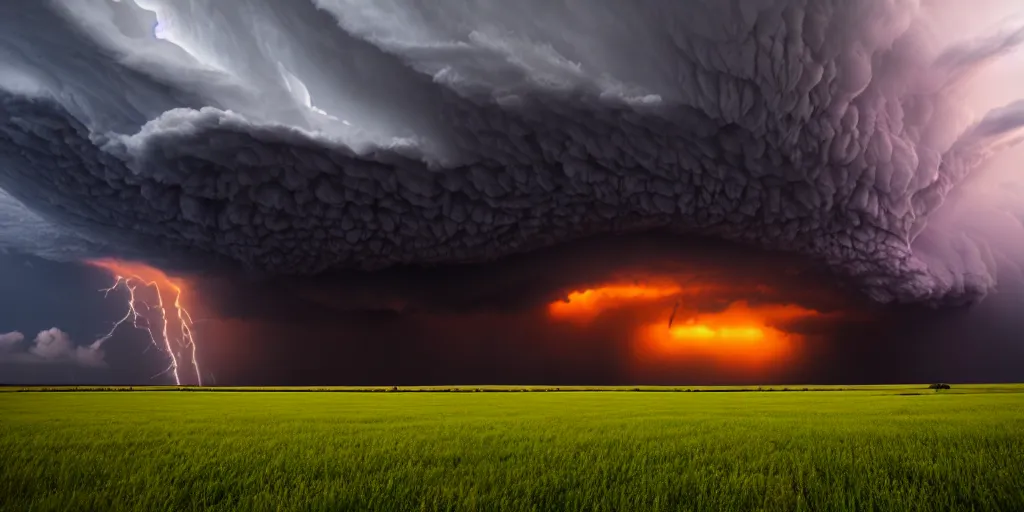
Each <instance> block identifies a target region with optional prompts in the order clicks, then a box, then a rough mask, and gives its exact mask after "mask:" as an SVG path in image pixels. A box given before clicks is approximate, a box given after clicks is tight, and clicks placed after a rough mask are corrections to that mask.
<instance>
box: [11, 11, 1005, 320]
mask: <svg viewBox="0 0 1024 512" xmlns="http://www.w3.org/2000/svg"><path fill="white" fill-rule="evenodd" d="M978 3H979V4H982V3H983V2H978ZM997 4H998V2H993V3H991V4H985V5H988V6H990V7H999V6H1002V7H999V8H1002V11H1000V12H998V13H997V14H998V15H997V16H994V17H993V20H1002V21H1004V22H1005V23H1004V24H1003V25H999V26H996V27H986V30H984V31H980V32H978V33H964V34H950V33H948V32H947V31H944V30H943V29H942V28H941V25H942V24H941V23H939V22H938V21H936V20H938V19H939V18H941V16H942V15H947V16H948V14H949V11H950V10H951V9H955V8H956V7H955V6H956V5H957V3H956V2H944V1H925V0H921V1H912V0H904V1H901V0H738V1H720V0H690V1H675V2H669V1H657V0H644V1H634V2H628V3H627V2H589V1H572V0H562V1H550V0H521V1H518V2H510V1H506V0H461V1H456V0H430V1H415V0H402V1H400V0H379V1H375V2H363V1H355V0H347V1H346V0H294V1H288V2H283V1H275V0H250V1H246V2H215V1H201V0H174V1H171V0H166V1H164V0H134V1H133V0H121V1H119V2H118V1H113V0H45V1H43V0H23V1H22V0H14V1H12V0H9V1H6V2H3V4H2V5H0V244H3V247H6V248H9V249H15V250H22V251H28V252H33V253H36V254H40V255H43V256H45V257H49V258H58V259H95V258H103V257H113V258H128V259H141V260H145V261H150V262H160V263H162V264H165V265H177V266H188V265H195V264H196V262H211V263H212V262H219V263H223V262H227V263H235V264H239V265H240V266H242V267H244V268H246V269H250V270H253V271H258V272H261V273H267V274H271V275H297V274H314V273H319V272H322V271H328V270H338V269H349V270H352V269H355V270H369V269H382V268H386V267H392V266H401V265H433V264H457V263H468V262H486V261H492V260H496V259H500V258H502V257H505V256H510V255H513V254H516V253H523V252H529V251H534V250H538V249H541V248H546V247H550V246H556V245H560V244H564V243H568V242H570V241H572V240H575V239H579V238H582V237H586V236H591V235H600V234H606V233H613V232H614V233H621V232H640V231H649V230H660V231H669V232H674V233H679V234H697V235H703V236H713V237H719V238H723V239H726V240H730V241H734V242H740V243H744V244H749V245H751V246H756V247H760V248H765V249H783V250H786V251H791V252H794V253H798V254H801V255H804V256H809V257H811V258H813V259H816V260H818V261H821V262H824V263H826V264H827V265H828V266H829V267H830V268H831V269H832V270H833V271H835V272H836V273H837V274H839V275H841V276H844V277H849V278H853V279H854V281H855V282H856V283H858V285H859V286H860V287H861V288H862V289H863V290H864V291H865V292H866V293H868V295H869V296H870V297H872V298H874V299H876V300H879V301H884V302H888V301H899V302H929V303H934V302H962V301H969V300H973V299H976V298H978V297H980V296H982V295H984V294H985V293H987V292H988V291H990V290H991V289H992V288H993V287H994V286H995V282H996V279H995V273H996V269H997V267H998V266H1000V265H1001V262H1002V261H1004V260H1006V259H1007V258H1010V256H1008V255H1006V254H1004V253H1003V251H1004V249H1005V247H1012V246H1013V244H1012V243H1006V244H1003V243H1001V242H1000V241H1001V240H1005V239H1015V240H1020V239H1021V238H1022V237H1024V230H1022V229H1020V223H1019V221H1018V220H1016V218H1014V217H1012V215H1015V214H1017V213H1019V211H1015V210H1014V209H1015V208H1017V207H1018V206H1024V204H1013V202H1012V201H1010V203H1009V205H1008V206H1007V205H1006V204H1004V203H999V202H998V201H994V202H985V204H984V205H981V206H979V205H978V204H975V203H978V201H975V203H971V198H972V196H971V194H970V193H969V192H970V191H971V190H977V189H979V188H978V187H976V188H975V189H969V188H965V187H967V185H968V184H972V183H975V182H979V181H980V182H981V183H982V184H983V185H984V184H986V183H988V182H985V181H984V179H985V176H984V175H983V173H984V172H985V171H986V169H987V164H988V163H989V161H990V159H992V158H993V157H994V156H995V155H997V154H998V153H999V151H1001V150H1002V149H1005V148H1007V147H1009V146H1010V145H1012V144H1013V143H1015V142H1016V137H1017V136H1018V129H1019V128H1020V127H1021V126H1024V103H1017V102H1016V101H1017V100H1024V90H1021V91H1019V93H1020V94H1019V95H1015V94H1014V93H1013V92H1011V93H1006V91H1005V90H1004V89H1005V88H1003V89H999V88H998V87H996V88H993V87H992V84H991V83H989V84H987V85H988V86H989V88H988V89H985V90H987V91H988V92H989V94H987V95H985V97H984V98H982V99H984V100H991V99H993V98H996V97H998V99H999V100H1000V101H1001V104H997V105H985V107H984V108H978V105H979V104H980V103H979V102H977V101H974V99H976V98H977V97H978V94H975V93H974V92H972V91H975V88H974V87H975V85H976V84H977V82H978V76H979V75H983V74H984V68H985V66H989V65H991V64H993V63H998V61H999V60H1000V59H1004V58H1008V55H1009V54H1010V53H1012V52H1013V51H1014V50H1016V49H1017V46H1019V45H1020V44H1021V43H1022V42H1024V28H1022V27H1024V25H1020V24H1018V25H1014V24H1013V23H1012V21H1008V22H1007V21H1006V20H1007V19H1010V16H1009V15H1012V14H1014V12H1013V9H1012V8H1010V9H1007V8H1004V7H1005V6H1006V5H1012V4H998V6H997ZM1016 9H1017V10H1020V8H1019V7H1018V8H1016ZM961 10H962V7H961ZM978 10H985V9H983V8H981V7H979V9H978ZM983 85H985V84H983ZM1008 87H1010V88H1013V87H1019V84H1010V85H1008ZM982 89H984V88H982ZM995 89H999V94H994V93H992V91H993V90H995ZM1000 94H1001V95H1002V96H1000ZM1017 174H1018V175H1019V174H1020V173H1017ZM962 184H963V186H961V185H962ZM982 188H983V187H982ZM960 190H964V192H963V193H958V191H960ZM1007 190H1009V189H1007ZM1007 193H1009V192H1007ZM954 201H955V202H956V204H960V205H966V206H962V207H963V208H966V209H968V210H970V211H971V212H973V213H972V214H971V215H975V217H972V219H973V220H974V221H975V222H974V224H978V223H979V222H980V223H981V224H985V223H986V222H987V219H988V218H989V217H985V216H986V215H990V216H995V217H998V218H1000V219H1002V218H1004V217H1007V216H1011V219H1012V220H1011V221H1008V225H1009V227H1008V228H1007V229H1006V230H1000V231H998V233H993V232H992V230H989V231H985V230H978V231H977V232H974V231H971V229H970V226H971V225H972V223H971V222H969V220H971V219H967V218H966V217H969V216H964V215H947V216H946V218H944V219H940V218H939V217H937V215H938V213H937V212H941V209H940V206H943V205H944V203H951V202H954ZM1000 205H1002V206H1000ZM950 207H952V206H950ZM978 216H980V217H978ZM995 217H992V218H995ZM978 219H981V220H978ZM930 220H931V222H929V221H930ZM986 225H990V224H986ZM1018 245H1019V242H1018ZM1004 246H1005V247H1004Z"/></svg>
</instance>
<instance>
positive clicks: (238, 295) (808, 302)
mask: <svg viewBox="0 0 1024 512" xmlns="http://www.w3.org/2000/svg"><path fill="white" fill-rule="evenodd" d="M828 270H829V269H828V268H827V267H824V266H823V265H820V264H815V263H814V262H812V261H807V260H806V259H800V258H794V257H792V255H789V254H786V253H781V252H767V251H744V250H743V247H742V246H739V245H737V244H734V243H728V242H721V241H716V240H711V239H705V238H698V237H692V236H684V237H680V236H678V235H671V234H668V233H647V234H635V235H616V236H604V237H597V238H593V239H588V240H583V241H579V242H576V243H572V244H567V245H563V246H559V247H552V248H547V249H540V250H537V251H534V252H531V253H528V254H521V255H515V256H511V257H507V258H504V259H502V260H500V261H497V262H491V263H486V264H469V265H452V266H440V267H434V268H427V269H425V268H418V267H400V268H393V269H386V270H379V271H375V272H357V271H345V272H329V273H324V274H320V275H318V276H315V277H288V278H276V279H259V280H252V279H249V280H247V279H244V278H242V277H240V276H236V277H233V278H225V277H223V276H221V277H220V278H213V277H208V278H205V279H202V280H192V281H191V283H192V284H191V286H190V290H189V292H190V295H191V296H194V297H196V298H197V299H198V300H201V301H202V302H203V306H204V307H205V308H207V309H208V310H209V311H210V314H211V315H212V316H215V317H222V318H236V319H275V318H276V319H280V320H284V321H289V322H300V321H310V322H323V321H327V322H331V321H334V320H337V318H338V317H337V315H338V314H349V315H350V316H353V317H358V316H359V315H362V314H364V313H366V312H371V311H377V312H379V313H386V312H394V313H403V314H404V313H408V314H473V313H492V312H494V313H519V312H530V311H536V310H539V309H543V308H545V307H547V305H549V304H550V303H552V302H555V301H559V300H564V299H566V298H567V297H568V295H569V294H570V293H572V292H574V291H582V290H586V289H590V288H598V287H601V286H605V285H610V284H619V285H621V284H630V283H638V284H657V283H659V282H665V281H666V280H667V281H671V282H673V283H677V284H679V285H681V286H683V287H700V288H701V289H702V291H701V292H700V293H693V294H690V295H688V297H687V302H686V305H685V306H684V308H683V310H684V311H691V312H692V311H701V312H710V311H717V310H721V309H724V308H725V307H727V306H728V305H729V304H730V303H732V302H733V301H735V300H736V299H737V298H743V299H744V300H747V301H749V302H750V303H752V304H755V305H756V304H760V303H765V304H780V303H782V304H785V303H794V304H800V305H802V306H806V307H810V308H813V309H815V310H818V311H822V312H831V311H836V310H840V309H844V308H849V307H851V306H852V305H853V304H854V303H856V302H858V301H855V300H851V299H850V297H849V293H847V291H846V290H844V287H843V286H842V285H844V284H848V283H844V282H842V281H837V280H835V279H834V277H833V276H832V275H831V274H830V272H829V271H828Z"/></svg>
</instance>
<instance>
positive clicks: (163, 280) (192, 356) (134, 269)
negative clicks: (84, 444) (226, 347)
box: [89, 259, 203, 385]
mask: <svg viewBox="0 0 1024 512" xmlns="http://www.w3.org/2000/svg"><path fill="white" fill-rule="evenodd" d="M89 264H91V265H93V266H96V267H99V268H102V269H105V270H107V271H109V272H110V273H111V274H113V275H114V278H115V280H114V283H113V284H112V285H111V286H110V287H109V288H106V289H104V290H102V291H103V292H105V293H107V294H109V293H110V292H112V291H114V290H116V289H118V288H120V287H123V288H124V289H125V290H127V292H128V311H127V313H126V314H125V316H124V317H123V318H122V319H120V320H119V321H117V322H115V323H114V326H113V327H112V328H111V330H110V332H109V333H107V335H106V336H104V339H107V338H110V337H111V336H113V335H114V332H115V331H116V330H117V328H118V327H119V326H121V324H123V323H124V322H126V321H128V320H131V321H132V325H134V326H135V327H136V328H139V329H144V330H146V331H147V332H148V333H149V337H150V341H151V342H152V343H153V345H154V346H156V347H157V348H158V349H160V350H161V351H163V352H165V353H166V354H167V355H168V357H169V358H170V365H169V366H168V368H167V370H166V372H168V373H171V374H172V375H173V376H174V381H175V383H176V384H178V385H180V384H181V383H182V377H181V373H180V372H179V361H180V360H181V359H186V358H187V359H189V361H190V364H191V366H192V369H193V370H194V372H195V381H196V383H197V384H199V385H202V383H203V382H202V373H201V371H200V369H199V360H198V358H197V356H196V342H195V337H194V336H193V333H192V331H193V324H194V322H193V321H192V316H191V315H190V314H189V312H188V310H187V309H185V306H184V305H183V304H182V289H183V288H184V287H185V286H186V284H187V283H186V282H185V281H184V280H183V279H179V278H174V277H170V276H168V275H167V274H166V273H164V272H163V271H161V270H159V269H156V268H153V267H150V266H148V265H144V264H141V263H134V262H126V261H119V260H111V259H99V260H93V261H90V262H89ZM139 288H143V289H150V290H151V294H152V297H153V298H154V299H155V301H156V304H155V305H152V304H149V303H147V302H145V301H144V300H142V299H140V298H139V296H138V294H137V293H138V290H139ZM165 294H172V295H173V297H174V298H173V301H171V300H165ZM140 302H141V304H143V305H145V306H146V311H142V312H140V311H139V310H138V306H139V303H140ZM168 308H173V313H172V314H169V313H168ZM153 309H155V310H156V311H157V313H158V314H159V319H160V325H161V328H160V330H159V334H157V333H154V330H153V328H152V326H151V322H150V320H149V319H148V317H147V316H146V315H145V314H144V313H146V312H148V311H149V310H153ZM140 320H141V321H142V322H143V323H142V324H141V325H140V323H139V322H140ZM172 324H174V327H177V329H176V331H177V332H175V330H174V328H173V327H172Z"/></svg>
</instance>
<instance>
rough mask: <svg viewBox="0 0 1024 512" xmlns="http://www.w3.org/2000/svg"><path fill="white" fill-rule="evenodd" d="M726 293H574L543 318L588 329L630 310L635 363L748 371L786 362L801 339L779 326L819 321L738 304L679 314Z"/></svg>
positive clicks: (646, 288)
mask: <svg viewBox="0 0 1024 512" xmlns="http://www.w3.org/2000/svg"><path fill="white" fill-rule="evenodd" d="M726 289H727V288H725V287H721V286H709V285H706V284H702V285H699V286H698V285H686V286H684V285H680V284H675V283H659V284H652V285H642V284H630V285H622V284H611V285H608V286H601V287H596V288H591V289H587V290H581V291H577V292H573V293H571V294H569V296H568V297H567V299H566V300H564V301H558V302H553V303H551V304H549V305H548V312H549V314H550V316H551V317H552V318H554V319H556V320H569V321H576V322H579V323H587V322H590V321H592V320H593V319H595V318H596V317H597V316H599V315H600V314H601V313H603V312H605V311H608V310H612V309H619V308H630V309H633V310H636V311H638V312H639V317H638V318H640V320H638V321H637V324H636V325H635V326H634V327H633V335H632V338H633V339H632V343H633V350H634V353H635V355H636V358H637V360H639V361H647V362H670V361H698V360H713V361H714V362H717V363H721V364H723V365H725V366H729V367H737V366H739V367H747V368H749V367H758V366H762V365H765V364H769V363H772V362H779V361H783V360H785V359H787V358H788V357H790V356H791V355H792V354H793V353H794V352H795V351H796V350H797V348H798V347H797V345H798V343H799V342H801V341H802V338H803V337H802V336H801V335H799V334H796V333H792V332H787V331H786V330H785V328H784V327H783V326H784V325H785V324H786V323H787V322H790V321H793V320H798V319H803V318H810V317H816V316H819V315H820V313H818V312H817V311H814V310H811V309H807V308H803V307H801V306H797V305H792V304H760V305H751V304H749V303H748V302H746V301H743V300H737V301H734V302H732V303H731V304H730V305H729V306H728V307H727V308H726V309H724V310H722V311H716V312H705V313H699V314H696V315H693V314H690V315H687V314H685V313H684V312H685V311H688V310H689V311H692V309H690V308H688V307H687V303H688V301H694V300H699V299H701V298H702V297H706V296H707V294H709V293H711V292H713V291H718V292H721V291H722V290H726ZM761 291H762V292H763V291H764V290H761ZM673 303H674V305H673ZM680 307H681V308H682V310H681V311H680V312H679V314H678V316H677V315H676V311H677V309H679V308H680ZM670 319H671V323H670Z"/></svg>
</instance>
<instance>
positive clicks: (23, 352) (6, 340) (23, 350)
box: [0, 327, 106, 368]
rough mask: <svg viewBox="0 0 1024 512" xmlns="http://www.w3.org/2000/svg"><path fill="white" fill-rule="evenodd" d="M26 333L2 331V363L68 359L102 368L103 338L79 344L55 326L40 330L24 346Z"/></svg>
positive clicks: (79, 364) (0, 335)
mask: <svg viewBox="0 0 1024 512" xmlns="http://www.w3.org/2000/svg"><path fill="white" fill-rule="evenodd" d="M24 340H25V336H24V335H23V334H22V333H20V332H17V331H15V332H9V333H6V334H0V363H4V362H8V363H65V364H75V365H78V366H85V367H94V368H100V367H104V366H106V362H104V360H103V355H104V354H103V350H101V346H102V345H103V341H105V340H102V339H101V340H98V341H96V342H94V343H93V344H91V345H88V346H79V345H76V344H75V342H73V341H72V340H71V337H70V336H68V334H67V333H66V332H64V331H62V330H60V329H58V328H56V327H53V328H50V329H47V330H45V331H40V332H39V334H37V335H36V337H35V339H34V340H32V342H31V343H29V344H28V346H25V347H23V346H22V342H23V341H24Z"/></svg>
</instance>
